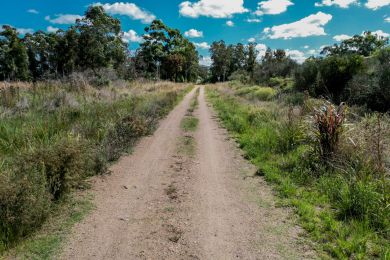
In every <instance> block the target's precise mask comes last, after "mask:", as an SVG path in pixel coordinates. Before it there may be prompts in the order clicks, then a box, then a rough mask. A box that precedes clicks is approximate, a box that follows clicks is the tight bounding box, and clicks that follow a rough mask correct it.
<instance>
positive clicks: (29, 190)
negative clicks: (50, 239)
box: [0, 82, 188, 252]
mask: <svg viewBox="0 0 390 260" xmlns="http://www.w3.org/2000/svg"><path fill="white" fill-rule="evenodd" d="M187 90H188V88H186V87H185V86H184V85H176V84H170V83H158V84H149V85H143V84H135V85H129V86H122V87H120V88H102V89H94V88H90V87H87V88H83V89H74V88H72V87H71V86H68V85H64V84H60V83H55V82H54V83H40V84H38V85H35V86H28V87H24V88H23V87H21V88H16V87H9V88H3V89H1V90H0V91H1V92H2V97H3V98H2V100H1V103H0V119H1V123H0V252H1V251H2V250H4V249H6V248H8V247H10V246H12V244H13V243H15V242H16V241H17V240H18V239H20V238H22V237H24V236H26V235H28V234H29V233H31V232H32V231H34V229H36V228H37V227H39V226H40V225H41V224H42V222H43V221H44V220H45V218H46V217H47V216H48V214H49V212H50V210H51V208H52V207H53V205H54V204H55V203H57V201H59V200H61V199H62V198H63V197H64V196H66V195H67V194H68V193H69V191H71V190H72V189H73V188H77V187H81V186H83V181H84V180H85V178H86V177H88V176H92V175H96V174H101V173H105V172H106V170H107V165H108V163H109V162H111V161H114V160H116V159H118V158H119V157H120V155H121V154H123V153H125V152H127V151H129V148H131V147H132V146H133V145H134V143H135V142H136V141H137V140H138V139H139V138H140V137H142V136H144V135H148V134H150V133H152V132H153V130H154V129H155V127H156V126H157V123H158V120H159V119H160V118H161V117H163V116H165V115H166V114H167V113H168V111H169V110H171V109H172V108H173V107H174V106H175V104H176V103H177V102H178V100H179V99H180V98H181V97H182V96H183V95H184V93H185V92H186V91H187ZM15 93H16V94H15Z"/></svg>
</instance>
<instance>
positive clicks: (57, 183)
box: [22, 136, 95, 200]
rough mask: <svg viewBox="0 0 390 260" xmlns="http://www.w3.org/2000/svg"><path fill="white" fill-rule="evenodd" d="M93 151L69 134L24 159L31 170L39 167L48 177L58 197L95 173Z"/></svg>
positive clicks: (48, 182) (49, 186) (50, 190)
mask: <svg viewBox="0 0 390 260" xmlns="http://www.w3.org/2000/svg"><path fill="white" fill-rule="evenodd" d="M91 150H92V149H91V148H90V147H88V145H87V144H86V143H84V142H83V141H80V140H78V139H77V138H75V137H72V136H69V137H67V138H64V139H61V140H59V141H58V142H57V143H54V144H52V145H49V146H44V147H40V148H38V149H37V150H35V151H33V152H28V153H27V154H26V155H24V156H22V160H23V161H24V163H25V164H26V165H29V168H30V169H34V168H36V170H37V171H38V172H42V173H43V174H44V175H45V176H46V183H47V188H48V191H49V192H50V194H51V195H52V196H53V199H54V200H58V199H59V198H60V197H61V196H62V195H63V194H65V193H66V192H68V191H69V190H70V189H71V188H72V187H74V186H76V185H77V184H79V183H80V182H81V180H82V179H83V178H85V177H86V176H91V175H93V174H95V173H94V172H93V170H94V169H95V167H94V164H93V163H94V161H93V158H91V155H92V154H91Z"/></svg>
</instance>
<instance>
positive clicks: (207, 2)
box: [179, 0, 248, 18]
mask: <svg viewBox="0 0 390 260" xmlns="http://www.w3.org/2000/svg"><path fill="white" fill-rule="evenodd" d="M245 12H248V9H246V8H245V7H244V0H199V1H197V2H190V1H185V2H182V3H181V4H180V5H179V13H180V14H181V15H183V16H187V17H192V18H198V17H199V16H207V17H213V18H227V17H231V16H232V15H234V14H242V13H245Z"/></svg>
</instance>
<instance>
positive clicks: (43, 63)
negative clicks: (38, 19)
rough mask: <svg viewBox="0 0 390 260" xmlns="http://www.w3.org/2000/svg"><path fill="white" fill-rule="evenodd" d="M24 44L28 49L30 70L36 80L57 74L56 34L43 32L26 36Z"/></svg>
mask: <svg viewBox="0 0 390 260" xmlns="http://www.w3.org/2000/svg"><path fill="white" fill-rule="evenodd" d="M23 42H24V44H25V46H26V48H27V54H28V59H29V70H30V73H31V76H32V77H33V79H34V80H36V79H41V78H43V77H45V76H47V75H48V74H50V73H54V72H56V67H57V66H56V60H55V58H56V50H55V47H56V45H57V37H56V35H55V34H46V33H45V32H43V31H38V32H36V33H34V34H26V36H25V37H24V38H23Z"/></svg>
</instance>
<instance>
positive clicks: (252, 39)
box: [248, 37, 256, 42]
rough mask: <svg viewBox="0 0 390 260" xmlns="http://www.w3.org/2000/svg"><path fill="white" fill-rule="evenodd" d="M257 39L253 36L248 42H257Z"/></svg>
mask: <svg viewBox="0 0 390 260" xmlns="http://www.w3.org/2000/svg"><path fill="white" fill-rule="evenodd" d="M255 41H256V39H255V38H253V37H252V38H249V39H248V42H255Z"/></svg>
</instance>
